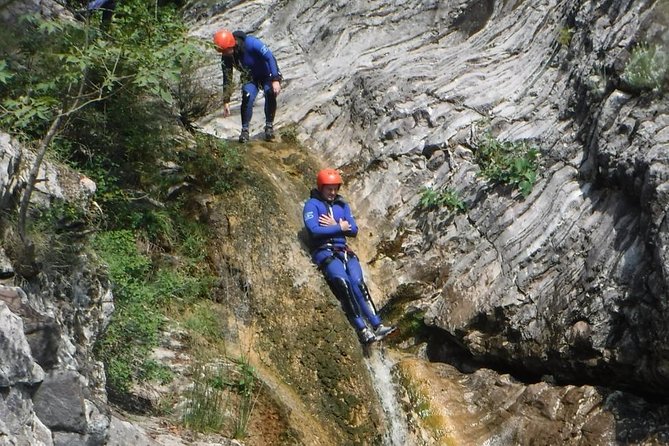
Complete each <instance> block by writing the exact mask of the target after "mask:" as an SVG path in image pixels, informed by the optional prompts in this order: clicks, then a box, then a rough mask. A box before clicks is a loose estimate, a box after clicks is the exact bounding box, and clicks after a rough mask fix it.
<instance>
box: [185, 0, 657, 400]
mask: <svg viewBox="0 0 669 446" xmlns="http://www.w3.org/2000/svg"><path fill="white" fill-rule="evenodd" d="M221 5H222V4H219V8H218V9H217V10H215V11H214V10H209V14H211V17H208V16H207V13H206V12H203V11H204V9H199V10H195V11H199V12H198V14H199V15H198V19H199V20H200V24H199V27H198V28H196V31H195V33H196V34H197V35H200V36H202V37H203V38H209V36H210V35H211V33H213V31H214V30H215V29H216V28H217V27H220V26H228V27H232V28H235V27H241V28H244V29H246V30H247V31H250V32H255V33H256V34H258V35H259V36H260V37H261V38H264V39H265V40H266V41H267V42H269V43H270V45H271V46H272V48H273V49H274V50H275V52H276V53H277V56H278V58H279V60H280V61H281V65H282V69H283V71H284V74H285V76H286V82H285V86H284V87H285V90H284V93H283V96H282V100H281V105H280V107H281V110H280V113H279V118H278V119H279V120H280V121H281V122H282V123H283V124H287V123H291V122H298V123H299V125H300V127H301V128H302V129H303V130H304V134H305V135H304V136H305V137H307V138H308V139H307V140H306V141H307V143H308V144H309V145H310V146H311V147H312V148H313V149H314V150H315V151H316V152H318V154H319V155H320V156H322V157H323V158H324V160H326V162H327V163H329V164H333V165H336V166H338V167H341V168H342V169H343V170H344V172H345V173H346V174H347V178H350V179H352V182H351V183H350V184H349V187H348V189H347V194H349V195H350V196H352V197H355V199H354V200H355V203H356V205H357V212H358V214H359V216H360V218H362V219H363V225H365V226H368V227H371V228H373V229H371V230H370V232H372V233H373V234H371V235H372V237H373V238H374V240H375V243H377V246H379V249H378V251H377V252H376V253H375V254H376V256H375V259H376V261H375V264H374V267H375V273H376V275H377V276H376V278H377V282H378V283H381V277H383V284H384V285H383V290H384V291H386V292H390V293H392V292H395V291H396V290H397V287H398V286H399V285H403V286H404V287H410V288H415V289H420V290H421V292H420V295H421V297H422V300H421V302H420V305H421V306H423V307H424V308H426V309H428V310H429V311H428V316H427V318H426V321H427V323H428V324H431V325H433V326H435V327H439V328H440V329H443V330H444V331H445V332H447V333H448V334H449V336H450V337H452V338H454V339H455V340H456V341H457V342H459V343H460V344H461V345H463V346H464V347H465V348H466V349H467V350H469V351H470V352H471V353H472V354H473V355H474V356H475V357H477V358H480V359H485V360H488V361H492V362H497V363H500V364H506V366H508V367H517V368H521V369H524V370H525V371H529V372H531V373H536V374H545V373H548V374H553V375H555V376H556V377H558V378H561V379H564V380H566V381H575V382H576V381H577V382H583V381H592V382H596V381H598V380H600V379H602V377H606V381H607V382H610V383H611V384H612V385H615V386H625V385H629V386H632V387H634V388H637V389H638V388H643V389H646V390H648V391H657V390H656V389H661V390H660V391H661V392H664V393H666V392H669V390H668V389H669V386H667V384H668V382H667V380H668V378H669V376H668V374H667V349H666V345H667V322H666V321H667V320H669V319H668V318H667V267H668V258H667V255H668V254H667V237H668V236H667V219H666V209H667V204H668V201H667V200H668V197H667V192H666V191H667V178H668V177H667V156H668V154H667V135H668V134H667V119H668V118H667V109H668V107H667V99H666V97H664V96H660V95H657V94H653V93H646V94H639V93H638V92H634V91H630V89H629V88H628V87H626V86H625V85H624V83H623V82H622V81H621V80H620V75H621V73H622V69H623V67H624V66H625V63H626V62H627V60H628V59H629V56H630V51H631V48H633V46H634V45H635V44H636V43H639V42H644V41H648V42H655V43H660V44H664V45H665V47H666V45H667V42H668V40H669V37H668V35H667V31H666V29H667V27H666V23H667V5H666V2H664V3H663V2H659V1H622V0H620V1H611V2H606V3H601V2H590V1H586V2H576V1H561V2H558V1H552V0H544V1H539V2H519V1H506V2H495V1H449V2H430V1H422V2H408V3H407V2H393V1H391V2H381V1H366V2H355V1H354V2H319V1H313V2H289V3H287V4H279V3H276V4H274V3H273V4H272V5H271V7H270V9H269V11H270V13H269V15H268V14H267V10H266V9H265V7H264V6H262V5H260V4H259V2H243V3H242V4H241V5H238V4H236V3H234V2H232V3H229V4H227V7H229V8H230V9H226V5H223V6H221ZM261 6H262V7H261ZM565 30H572V31H573V35H572V38H571V40H570V41H568V42H561V41H560V34H561V32H564V31H565ZM217 76H218V74H217V73H216V71H215V68H212V71H211V77H212V79H214V80H215V79H217ZM210 125H212V126H215V127H216V128H217V131H218V132H219V134H221V136H235V135H236V131H237V129H236V127H235V126H234V123H230V120H227V121H224V120H219V119H218V118H214V119H213V120H212V122H211V124H210ZM258 125H260V124H258ZM226 126H227V127H226ZM221 129H223V130H221ZM485 130H489V131H491V132H492V134H493V135H494V136H495V137H496V138H498V139H500V140H508V141H517V140H528V141H530V142H531V143H532V144H533V145H535V146H536V147H537V148H539V150H540V152H541V163H542V170H541V174H540V178H539V181H538V183H537V184H536V185H535V187H534V189H533V192H532V193H531V195H530V196H529V197H528V198H527V199H523V198H522V197H521V196H520V195H519V194H518V193H517V192H514V191H511V190H509V189H508V188H503V187H495V186H494V185H491V184H490V183H486V182H485V181H484V180H482V179H481V178H480V177H479V176H478V175H477V172H478V170H479V168H478V166H477V165H476V164H475V162H474V160H473V158H474V157H473V150H474V148H475V144H474V141H475V140H476V138H477V137H478V136H480V134H481V133H482V132H483V131H485ZM425 186H429V187H434V188H441V187H450V188H452V189H454V190H456V191H457V192H458V193H459V195H460V196H461V197H463V199H464V201H465V202H466V204H467V205H468V208H469V211H468V212H467V213H466V214H464V215H453V214H452V213H449V212H448V211H447V210H445V209H442V210H437V211H431V212H419V211H418V209H417V205H418V200H419V199H420V190H421V188H422V187H425ZM388 246H392V247H393V249H392V250H390V249H386V248H385V247H388ZM395 271H396V273H395ZM391 273H392V274H391ZM614 383H615V384H614Z"/></svg>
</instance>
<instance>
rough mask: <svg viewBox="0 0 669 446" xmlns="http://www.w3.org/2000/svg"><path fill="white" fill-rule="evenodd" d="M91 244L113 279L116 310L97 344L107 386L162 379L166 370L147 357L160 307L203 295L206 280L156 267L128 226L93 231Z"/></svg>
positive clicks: (160, 323)
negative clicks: (97, 232)
mask: <svg viewBox="0 0 669 446" xmlns="http://www.w3.org/2000/svg"><path fill="white" fill-rule="evenodd" d="M93 246H94V248H95V249H96V251H97V253H98V254H99V256H100V257H101V258H102V259H103V260H104V261H105V263H106V264H107V265H108V268H109V276H110V278H111V280H112V282H113V283H114V298H115V312H114V315H113V316H112V320H111V322H110V324H109V327H108V328H107V331H106V332H105V334H104V336H103V337H102V338H101V339H100V340H99V341H98V343H97V345H96V354H97V356H98V358H99V359H101V360H102V361H103V363H104V364H105V368H106V370H107V379H108V386H109V387H110V388H111V389H112V390H114V391H115V392H116V393H124V392H127V391H128V390H129V388H130V386H131V384H132V383H133V382H137V381H143V380H147V379H152V378H161V377H162V378H161V379H164V370H163V369H161V367H159V366H158V365H157V364H156V363H155V362H154V361H152V360H150V358H149V356H150V355H149V353H150V352H151V351H152V349H153V348H154V347H155V346H156V345H157V343H158V336H159V333H160V330H161V328H162V326H163V323H164V317H163V314H162V313H163V310H162V308H163V307H165V306H166V305H169V304H170V303H171V302H172V301H174V300H190V299H193V298H194V297H198V296H200V297H201V296H202V294H204V290H205V289H206V287H205V284H206V282H202V278H201V277H192V276H190V275H188V274H185V273H180V272H179V271H178V270H176V271H175V270H169V271H168V270H164V269H160V268H156V266H155V264H154V262H152V260H151V258H150V257H148V256H147V255H146V254H143V253H141V252H140V251H139V249H138V246H137V240H136V237H135V234H134V233H133V232H132V231H130V230H113V231H107V232H102V233H100V234H97V235H96V237H95V239H94V240H93Z"/></svg>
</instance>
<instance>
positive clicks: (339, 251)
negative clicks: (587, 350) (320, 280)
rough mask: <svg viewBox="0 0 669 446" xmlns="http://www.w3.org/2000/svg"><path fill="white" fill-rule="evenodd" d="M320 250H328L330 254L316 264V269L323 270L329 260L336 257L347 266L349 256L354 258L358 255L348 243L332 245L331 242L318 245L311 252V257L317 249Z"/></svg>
mask: <svg viewBox="0 0 669 446" xmlns="http://www.w3.org/2000/svg"><path fill="white" fill-rule="evenodd" d="M322 250H328V251H330V255H329V256H328V257H326V258H325V259H323V260H322V261H321V262H320V263H319V264H318V269H320V270H323V269H325V268H326V267H327V266H328V265H329V264H330V262H332V261H333V260H334V259H336V258H338V259H339V260H341V261H342V262H343V263H344V267H346V266H347V264H348V259H349V258H350V257H355V258H356V259H357V258H358V256H357V255H356V254H355V252H353V250H352V249H351V248H349V246H348V245H334V244H332V243H326V244H324V245H321V246H319V247H318V248H316V249H314V250H313V251H312V252H311V255H312V257H315V255H316V253H317V252H318V251H322Z"/></svg>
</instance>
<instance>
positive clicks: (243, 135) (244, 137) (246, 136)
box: [239, 129, 249, 143]
mask: <svg viewBox="0 0 669 446" xmlns="http://www.w3.org/2000/svg"><path fill="white" fill-rule="evenodd" d="M239 142H241V143H245V142H249V131H248V130H247V129H242V133H240V135H239Z"/></svg>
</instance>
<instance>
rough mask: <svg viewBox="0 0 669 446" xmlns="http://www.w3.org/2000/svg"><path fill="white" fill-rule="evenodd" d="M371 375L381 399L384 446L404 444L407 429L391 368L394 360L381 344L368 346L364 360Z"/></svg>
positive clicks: (401, 445)
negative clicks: (367, 353) (383, 419)
mask: <svg viewBox="0 0 669 446" xmlns="http://www.w3.org/2000/svg"><path fill="white" fill-rule="evenodd" d="M365 364H366V366H367V369H368V370H369V373H370V374H371V376H372V382H373V383H374V388H375V390H376V393H377V394H378V396H379V400H380V401H381V407H382V409H383V415H384V417H385V422H386V428H387V431H386V433H385V435H384V438H383V445H384V446H406V445H407V444H409V443H408V441H409V434H408V433H409V429H408V427H407V420H406V416H405V415H404V412H403V411H402V406H401V405H400V402H399V400H398V399H397V392H396V388H395V383H394V381H393V375H392V369H393V366H394V365H395V362H394V361H393V360H392V358H390V357H389V356H388V355H387V354H386V352H385V351H384V349H383V347H382V346H381V345H375V346H373V347H369V355H368V356H367V359H366V361H365Z"/></svg>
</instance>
